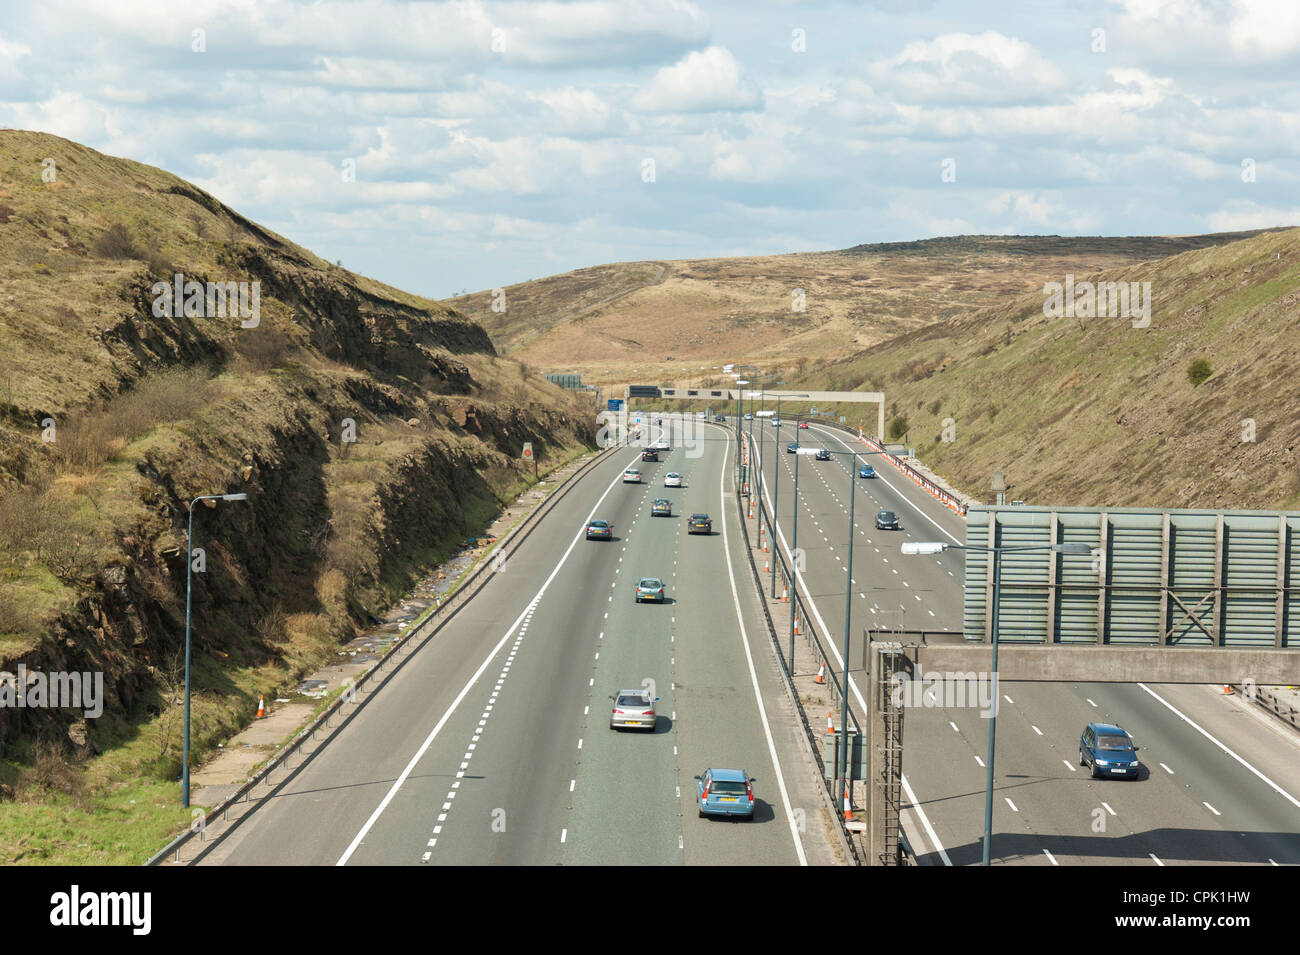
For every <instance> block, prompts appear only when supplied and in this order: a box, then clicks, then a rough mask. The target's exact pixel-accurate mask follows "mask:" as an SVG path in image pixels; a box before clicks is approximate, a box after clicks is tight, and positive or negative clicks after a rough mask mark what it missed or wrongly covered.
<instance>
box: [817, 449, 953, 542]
mask: <svg viewBox="0 0 1300 955" xmlns="http://www.w3.org/2000/svg"><path fill="white" fill-rule="evenodd" d="M817 430H818V431H822V432H823V433H829V434H830V435H831V437H833V438H834V439H835V440H836V441H839V443H840V444H841V445H842V446H843V447H844V448H846V449H847V450H849V451H852V450H855V449H854V448H850V447H849V446H848V444H846V443H845V442H844V441H841V440H840V438H839V436H838V435H836V434H833V433H831V432H826V431H825V430H824V429H822V428H818V429H817ZM881 456H882V455H876V457H881ZM876 480H878V481H881V482H883V483H884V485H885V487H887V488H889V489H890V490H892V491H893V492H894V493H895V494H897V495H898V496H899V497H901V498H902V499H903V502H904V503H905V504H907V505H908V507H910V508H911V509H912V510H914V511H916V513H918V514H920V515H921V516H922V517H924V518H925V519H926V520H927V521H929V522H930V523H931V524H933V525H934V526H935V527H936V528H938V530H939V533H941V534H943V535H944V536H945V537H947V538H948V539H949V540H950V541H952V542H953V543H954V544H960V543H962V541H960V540H958V539H957V538H956V537H954V536H953V535H952V534H951V533H949V532H948V531H947V530H945V529H944V528H943V526H942V525H940V523H939V522H938V521H936V520H935V519H934V518H933V517H931V516H930V515H929V514H927V513H925V511H923V510H921V508H920V507H918V506H917V505H916V504H914V503H912V499H911V498H909V497H908V496H907V495H906V494H904V493H903V492H902V491H900V490H899V489H898V488H896V487H894V485H892V484H890V483H889V480H888V479H887V478H885V477H882V476H881V474H880V472H879V471H877V472H876Z"/></svg>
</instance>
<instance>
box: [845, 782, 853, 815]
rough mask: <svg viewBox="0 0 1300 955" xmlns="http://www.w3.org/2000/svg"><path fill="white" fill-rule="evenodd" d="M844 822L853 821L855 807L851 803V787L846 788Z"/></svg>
mask: <svg viewBox="0 0 1300 955" xmlns="http://www.w3.org/2000/svg"><path fill="white" fill-rule="evenodd" d="M844 821H845V822H852V821H853V805H852V804H851V803H850V802H849V787H848V786H845V787H844Z"/></svg>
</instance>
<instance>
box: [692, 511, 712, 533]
mask: <svg viewBox="0 0 1300 955" xmlns="http://www.w3.org/2000/svg"><path fill="white" fill-rule="evenodd" d="M686 533H688V534H712V533H713V518H711V517H709V515H708V514H692V515H691V516H690V517H689V518H687V520H686Z"/></svg>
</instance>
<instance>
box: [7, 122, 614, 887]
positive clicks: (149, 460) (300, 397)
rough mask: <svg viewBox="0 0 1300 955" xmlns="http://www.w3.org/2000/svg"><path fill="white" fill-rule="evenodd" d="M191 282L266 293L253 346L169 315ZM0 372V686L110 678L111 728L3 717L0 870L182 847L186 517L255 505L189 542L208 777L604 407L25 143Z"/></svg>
mask: <svg viewBox="0 0 1300 955" xmlns="http://www.w3.org/2000/svg"><path fill="white" fill-rule="evenodd" d="M47 160H53V163H52V164H51V163H49V162H47ZM43 173H44V175H43ZM177 272H180V273H183V275H184V276H185V277H186V278H189V279H193V280H197V281H201V282H209V281H211V282H218V283H225V282H247V283H253V282H257V283H259V285H258V288H259V289H260V309H259V315H258V321H257V323H256V326H255V327H245V326H246V325H248V326H251V324H252V323H251V321H241V318H242V316H232V315H230V314H229V313H227V314H226V315H216V314H214V313H213V312H212V311H210V310H209V309H208V307H207V304H206V303H202V302H200V301H197V300H196V301H195V302H194V305H195V308H194V309H189V308H186V309H180V310H177V311H175V312H174V313H172V314H170V315H169V314H168V312H167V310H166V309H162V310H160V309H159V292H158V290H157V289H156V288H155V283H158V282H168V281H172V280H173V276H174V275H175V274H176V273H177ZM249 288H250V289H251V284H250V286H249ZM200 298H201V297H200ZM0 356H2V357H0V671H9V672H15V671H16V669H17V667H18V666H19V665H20V664H23V665H25V666H26V667H27V668H28V670H29V671H42V672H52V671H96V672H102V673H103V674H104V684H105V695H106V698H107V699H106V703H105V710H104V714H103V716H101V717H99V718H98V719H91V720H84V719H82V718H81V716H80V713H79V711H70V710H53V709H16V708H0V802H4V803H5V805H4V806H3V808H0V863H12V862H33V861H34V862H49V861H59V862H78V863H96V862H138V861H139V860H140V859H141V858H143V857H144V855H145V854H147V852H148V851H150V850H152V849H153V848H156V847H157V845H159V844H161V843H162V842H163V841H165V839H164V838H163V837H164V836H165V834H166V833H168V832H170V831H174V830H175V828H176V826H177V825H178V824H183V823H187V822H188V817H187V816H186V815H185V814H183V813H181V812H180V810H179V807H178V800H177V795H178V793H177V788H176V785H175V783H174V780H175V779H176V778H177V776H178V774H179V771H180V736H179V721H178V720H177V719H176V713H177V708H178V706H179V696H178V685H177V671H178V666H179V655H180V649H181V645H182V641H183V635H184V612H185V611H184V604H185V593H184V588H185V578H186V573H185V570H186V552H185V547H186V543H185V531H186V527H187V523H188V521H189V513H188V508H189V502H190V500H191V499H192V498H194V497H196V496H199V495H204V494H220V493H230V492H236V491H241V492H245V493H247V494H248V495H249V501H248V502H247V503H241V504H223V505H221V506H220V507H219V508H215V509H208V508H206V507H204V508H201V509H200V512H199V513H198V514H196V515H195V526H196V530H197V532H198V534H199V535H200V536H199V541H198V543H199V544H200V545H201V546H203V547H204V549H205V551H206V561H207V567H206V571H205V572H204V573H196V574H195V575H194V577H195V581H194V634H195V643H194V659H195V676H194V687H195V694H196V695H195V700H194V717H193V719H194V747H195V748H194V753H195V757H196V758H195V761H196V762H199V761H201V760H202V758H203V756H204V754H205V753H206V752H207V751H209V749H211V748H212V747H214V746H215V745H216V743H217V742H218V741H219V740H222V739H225V738H226V737H227V736H228V735H229V734H230V733H231V732H232V731H233V730H234V729H235V728H237V727H238V726H239V725H241V724H242V723H243V722H245V721H247V719H248V718H249V717H250V716H251V714H252V712H253V710H254V708H255V704H256V700H257V697H258V694H259V693H265V694H266V696H267V698H268V699H269V698H271V697H272V696H273V695H274V694H275V693H276V692H277V691H279V690H281V689H283V688H285V687H288V686H292V685H293V684H294V683H295V682H296V681H297V680H298V679H299V678H300V676H301V675H302V674H303V673H305V672H307V671H309V670H310V669H312V668H314V667H315V666H316V665H318V664H319V663H320V662H321V661H323V660H325V659H328V658H330V657H331V656H332V655H333V653H334V650H335V648H336V647H337V646H338V644H339V642H340V641H342V640H346V639H349V638H350V637H351V636H353V635H354V634H355V632H356V631H357V629H358V627H359V626H361V625H364V624H365V623H366V622H367V621H368V619H369V617H370V615H371V614H373V613H376V612H378V611H380V610H382V609H383V608H384V607H385V606H387V605H388V604H389V603H391V602H392V601H393V600H394V599H395V598H396V597H398V596H400V595H401V594H403V593H405V591H406V590H407V588H408V587H409V585H410V584H411V583H412V582H413V581H414V579H416V577H417V576H419V575H420V574H421V573H423V572H424V571H425V570H427V569H428V568H430V567H431V566H433V565H434V564H436V563H437V562H439V561H440V560H441V559H443V558H445V557H446V556H448V555H449V554H450V553H451V552H452V551H454V550H455V549H456V548H457V544H458V542H459V541H460V540H461V539H462V538H463V537H466V536H469V535H471V534H473V533H474V532H475V531H476V530H478V529H479V528H480V527H482V526H483V524H484V523H485V522H486V521H487V520H488V519H490V517H491V516H492V515H493V514H494V513H495V512H496V511H498V510H499V507H500V505H501V503H502V502H503V501H505V500H508V499H511V498H513V497H514V496H515V495H516V494H517V493H518V492H519V491H520V490H522V489H523V487H524V486H525V485H526V484H527V483H528V482H529V481H530V480H531V473H530V470H531V469H529V470H525V469H524V468H523V467H522V466H521V463H520V462H519V460H518V458H519V453H520V449H521V445H522V443H523V442H524V441H531V442H532V443H533V447H534V449H535V451H536V452H537V453H538V455H539V458H540V461H541V464H542V467H543V468H544V469H545V468H548V467H549V466H553V465H558V464H560V463H562V462H564V461H566V460H569V459H571V458H572V457H573V456H575V455H577V454H580V453H582V452H583V451H584V450H585V449H587V448H589V447H591V442H592V440H593V436H592V434H591V430H592V429H591V425H590V421H591V418H590V408H589V407H588V406H586V405H582V404H579V403H578V401H577V399H576V398H575V397H574V396H573V395H572V394H570V393H567V392H564V391H562V390H561V389H559V388H556V387H554V386H551V385H549V384H547V383H546V382H544V381H540V380H538V379H537V378H536V376H530V375H529V374H528V372H527V370H526V369H525V368H524V367H523V366H522V365H520V364H519V363H518V362H516V361H513V360H509V359H503V358H501V357H500V356H498V355H497V354H496V350H495V349H494V347H493V346H492V343H491V341H490V340H489V338H488V336H487V335H486V334H485V332H484V330H483V329H482V328H481V327H480V326H479V325H478V324H477V323H476V322H474V321H473V320H471V319H468V318H466V317H464V316H462V315H459V314H457V313H456V312H455V311H454V310H453V309H451V308H449V307H447V306H446V305H444V304H441V303H438V302H433V301H429V300H426V299H422V298H419V297H416V296H413V295H409V294H407V293H404V292H402V291H400V290H398V289H394V288H390V287H388V286H385V285H383V284H381V283H378V282H375V281H373V280H371V279H367V278H365V277H363V276H358V275H354V274H353V273H351V272H348V271H347V270H345V269H342V268H339V267H337V266H333V265H330V264H329V263H328V262H325V261H324V260H322V259H320V258H318V257H316V256H314V255H312V254H311V253H310V252H308V251H307V250H305V249H302V248H300V247H298V246H296V245H294V244H293V243H291V242H288V241H287V240H285V239H283V238H282V237H280V236H277V235H275V234H274V233H271V232H269V231H268V230H266V229H263V228H261V227H260V226H258V225H257V224H256V223H253V222H251V221H249V220H247V219H245V218H244V217H242V216H240V215H239V214H238V213H236V212H234V211H233V210H231V209H229V208H227V207H225V206H224V205H222V204H221V203H219V202H218V201H216V200H215V199H214V198H213V197H212V196H209V195H207V194H206V193H204V192H202V191H201V190H199V189H197V188H195V187H194V186H192V185H190V184H189V183H186V182H184V181H183V180H181V179H178V178H177V177H175V176H172V175H170V174H168V173H166V172H163V171H161V170H158V169H153V168H150V167H148V166H144V165H141V164H139V163H135V162H130V161H128V160H124V159H117V158H113V157H109V156H104V155H102V154H100V153H97V152H95V151H94V150H91V149H88V148H86V147H84V146H79V145H77V144H76V143H71V142H68V141H66V140H63V139H59V138H58V137H54V136H48V135H42V134H36V133H28V132H17V131H11V130H4V131H0ZM104 821H112V825H109V824H107V822H105V824H103V825H98V824H92V823H98V822H104ZM88 833H103V834H104V835H103V836H102V838H100V837H98V836H94V835H88Z"/></svg>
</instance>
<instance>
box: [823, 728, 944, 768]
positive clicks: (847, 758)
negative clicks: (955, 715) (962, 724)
mask: <svg viewBox="0 0 1300 955" xmlns="http://www.w3.org/2000/svg"><path fill="white" fill-rule="evenodd" d="M948 725H949V726H951V727H952V731H953V732H954V733H960V732H961V730H959V729H957V724H956V723H954V722H953V721H952V720H949V721H948ZM846 752H847V751H846ZM845 759H846V760H847V759H848V757H847V756H846V757H845Z"/></svg>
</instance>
